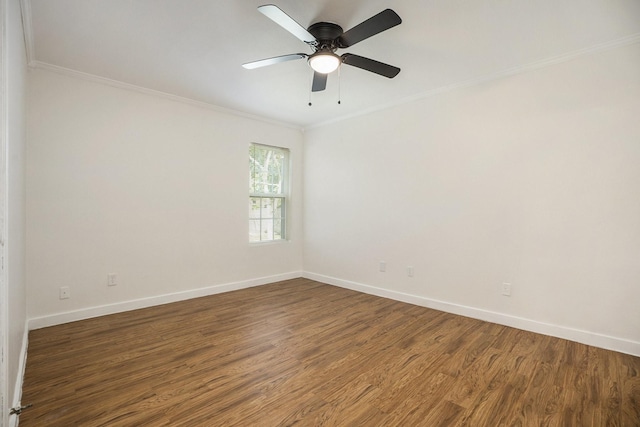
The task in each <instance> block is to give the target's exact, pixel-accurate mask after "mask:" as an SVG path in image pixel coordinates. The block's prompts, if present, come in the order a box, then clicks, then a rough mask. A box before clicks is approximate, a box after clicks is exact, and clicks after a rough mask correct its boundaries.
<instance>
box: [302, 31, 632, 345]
mask: <svg viewBox="0 0 640 427" xmlns="http://www.w3.org/2000/svg"><path fill="white" fill-rule="evenodd" d="M639 118H640V44H637V43H636V44H633V45H630V46H626V47H619V48H616V49H614V50H609V51H605V52H600V53H597V54H592V55H587V56H582V57H579V58H577V59H574V60H572V61H569V62H565V63H561V64H556V65H553V66H549V67H546V68H542V69H538V70H535V71H529V72H527V73H524V74H520V75H516V76H512V77H510V78H505V79H498V80H494V81H491V82H488V83H484V84H480V85H476V86H473V87H469V88H466V89H459V90H455V91H451V92H448V93H445V94H441V95H438V96H433V97H430V98H427V99H423V100H420V101H416V102H413V103H411V104H405V105H402V106H398V107H395V108H392V109H389V110H385V111H380V112H376V113H372V114H369V115H367V116H362V117H357V118H352V119H350V120H347V121H343V122H339V123H335V124H331V125H327V126H323V127H320V128H316V129H313V130H310V131H308V132H307V133H306V141H305V181H304V185H305V197H304V221H305V249H304V252H305V258H304V266H305V270H306V271H307V272H308V275H309V276H310V277H314V278H318V279H320V280H325V281H328V282H331V283H335V284H339V285H343V286H348V287H352V288H354V289H360V290H365V291H368V292H372V293H377V294H380V295H387V296H393V297H396V298H399V299H405V300H408V301H415V302H418V303H423V304H424V305H427V306H434V307H437V308H444V309H448V310H450V311H453V312H459V313H463V314H468V315H472V316H475V317H480V318H486V319H490V320H494V321H497V322H501V323H506V324H511V325H514V326H519V327H524V328H527V329H535V330H538V331H540V332H546V333H551V334H554V335H559V336H565V337H569V338H572V339H577V340H582V341H588V342H589V343H591V344H598V345H601V346H606V347H610V348H611V347H615V348H616V349H618V350H621V351H626V352H631V353H635V354H640V314H639V313H640V312H639V310H638V302H639V301H640V286H639V284H640V119H639ZM380 260H384V261H386V262H387V272H386V273H381V272H379V271H378V261H380ZM406 266H413V267H414V268H415V277H413V278H409V277H407V275H406V270H405V268H406ZM503 282H509V283H511V284H512V296H511V297H505V296H502V295H500V292H499V289H500V285H501V283H503Z"/></svg>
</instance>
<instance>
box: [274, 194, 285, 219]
mask: <svg viewBox="0 0 640 427" xmlns="http://www.w3.org/2000/svg"><path fill="white" fill-rule="evenodd" d="M283 209H284V200H283V199H280V198H278V199H273V217H274V218H283V217H284V210H283Z"/></svg>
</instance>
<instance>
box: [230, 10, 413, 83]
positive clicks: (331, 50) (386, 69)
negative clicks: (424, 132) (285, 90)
mask: <svg viewBox="0 0 640 427" xmlns="http://www.w3.org/2000/svg"><path fill="white" fill-rule="evenodd" d="M258 11H259V12H260V13H262V14H263V15H265V16H266V17H268V18H269V19H271V20H272V21H273V22H275V23H276V24H278V25H280V26H281V27H282V28H284V29H285V30H287V31H288V32H289V33H291V34H293V35H294V36H295V37H296V38H298V39H299V40H301V41H302V42H304V43H305V44H307V45H308V46H310V47H311V48H312V49H313V50H314V52H313V53H312V54H310V55H308V54H305V53H294V54H289V55H283V56H276V57H274V58H267V59H262V60H259V61H253V62H248V63H246V64H243V65H242V66H243V67H244V68H247V69H254V68H259V67H265V66H267V65H272V64H277V63H280V62H286V61H291V60H294V59H302V58H307V60H308V62H309V66H311V68H312V69H313V71H314V73H313V82H312V85H311V91H312V92H319V91H322V90H325V88H326V83H327V75H328V74H330V73H332V72H334V71H335V70H337V69H338V67H340V65H341V64H347V65H351V66H353V67H357V68H360V69H363V70H366V71H370V72H372V73H375V74H379V75H381V76H384V77H388V78H393V77H395V76H396V75H398V73H399V72H400V68H398V67H394V66H392V65H388V64H385V63H382V62H379V61H375V60H373V59H369V58H365V57H363V56H358V55H353V54H349V53H345V54H343V55H340V56H339V55H337V54H336V53H335V52H336V51H337V50H338V49H344V48H347V47H351V46H353V45H354V44H356V43H359V42H361V41H362V40H365V39H368V38H369V37H371V36H374V35H376V34H378V33H381V32H383V31H386V30H388V29H389V28H392V27H395V26H396V25H399V24H400V23H401V22H402V19H400V17H399V16H398V14H397V13H395V12H394V11H393V10H391V9H385V10H383V11H382V12H380V13H378V14H377V15H374V16H372V17H371V18H369V19H367V20H366V21H364V22H362V23H360V24H358V25H356V26H355V27H353V28H351V29H350V30H347V31H346V32H345V31H343V30H342V27H340V26H339V25H337V24H334V23H331V22H316V23H315V24H312V25H311V26H309V28H308V29H305V28H304V27H302V26H301V25H300V24H298V23H297V22H296V21H295V20H294V19H293V18H291V17H290V16H289V15H287V14H286V13H285V12H284V11H282V10H281V9H280V8H279V7H278V6H275V5H273V4H267V5H263V6H260V7H258Z"/></svg>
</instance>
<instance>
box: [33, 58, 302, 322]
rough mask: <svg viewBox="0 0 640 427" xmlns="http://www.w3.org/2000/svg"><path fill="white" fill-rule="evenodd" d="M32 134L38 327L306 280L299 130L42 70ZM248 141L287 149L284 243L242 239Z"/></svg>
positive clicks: (36, 75)
mask: <svg viewBox="0 0 640 427" xmlns="http://www.w3.org/2000/svg"><path fill="white" fill-rule="evenodd" d="M28 129H29V138H28V145H27V271H28V274H27V282H28V295H27V296H28V316H29V318H30V319H37V318H48V320H44V321H40V322H37V323H36V324H35V326H43V325H45V324H51V323H57V322H60V321H66V320H72V319H74V318H82V317H87V316H88V315H95V314H102V313H104V312H111V311H118V310H121V309H126V308H132V307H135V306H144V305H149V304H156V303H159V302H166V301H169V300H175V299H180V298H186V297H192V296H197V295H198V292H197V291H196V290H198V289H201V288H207V289H205V290H204V291H203V292H201V294H206V293H212V292H215V291H216V289H218V288H216V286H219V285H228V284H232V287H233V286H235V285H234V284H239V285H238V286H246V285H250V284H257V283H262V282H265V281H269V280H270V278H273V279H274V280H275V279H276V278H280V277H285V276H286V275H288V274H290V275H295V276H299V275H300V272H301V270H302V222H301V214H302V212H301V206H302V205H301V203H302V199H301V197H302V188H301V183H302V178H301V166H302V163H301V162H302V138H303V137H302V132H301V131H300V130H297V129H291V128H287V127H284V126H279V125H274V124H269V123H266V122H261V121H255V120H251V119H248V118H244V117H239V116H234V115H229V114H225V113H221V112H218V111H214V110H211V109H206V108H201V107H198V106H194V105H189V104H186V103H181V102H175V101H172V100H168V99H165V98H162V97H157V96H150V95H147V94H142V93H139V92H135V91H129V90H125V89H120V88H116V87H112V86H109V85H104V84H99V83H96V82H91V81H88V80H82V79H78V78H73V77H69V76H65V75H61V74H56V73H52V72H49V71H44V70H37V69H36V70H31V72H30V80H29V115H28ZM250 142H259V143H262V144H270V145H277V146H283V147H288V148H290V150H291V159H292V173H293V182H292V197H291V205H290V212H291V215H290V217H291V221H290V226H291V229H290V236H291V240H290V241H289V242H285V243H275V244H267V245H250V244H249V243H248V220H247V212H248V211H247V209H248V185H249V184H248V157H247V156H248V146H249V143H250ZM109 273H115V274H117V276H118V285H117V286H114V287H108V286H107V274H109ZM62 286H69V287H70V288H71V298H70V299H67V300H60V299H59V298H58V293H59V288H60V287H62ZM221 289H229V287H226V288H221ZM176 293H178V294H180V293H182V294H181V296H180V295H179V296H177V297H176V296H173V297H170V298H165V299H162V298H161V299H158V298H156V297H161V296H163V295H165V296H166V295H173V294H176ZM154 298H155V299H154ZM136 300H142V301H143V302H142V303H136V304H133V305H131V304H129V305H127V303H128V302H131V301H136ZM110 304H115V306H113V307H111V308H109V309H106V310H101V309H96V308H97V307H98V308H99V307H101V306H105V305H110ZM78 311H79V312H78ZM66 312H76V313H75V314H72V315H70V316H66V317H65V315H64V313H66ZM56 316H58V317H56Z"/></svg>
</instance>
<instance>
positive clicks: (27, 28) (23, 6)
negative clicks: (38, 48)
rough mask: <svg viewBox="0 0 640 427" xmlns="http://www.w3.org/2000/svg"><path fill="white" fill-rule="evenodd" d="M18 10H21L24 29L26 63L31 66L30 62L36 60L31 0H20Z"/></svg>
mask: <svg viewBox="0 0 640 427" xmlns="http://www.w3.org/2000/svg"><path fill="white" fill-rule="evenodd" d="M20 10H21V11H22V29H23V31H24V47H25V51H26V52H27V65H29V66H31V64H32V63H33V62H35V60H36V58H35V51H34V47H33V23H32V21H31V16H32V15H31V0H20Z"/></svg>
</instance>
